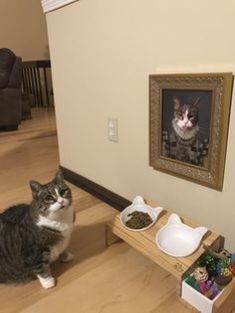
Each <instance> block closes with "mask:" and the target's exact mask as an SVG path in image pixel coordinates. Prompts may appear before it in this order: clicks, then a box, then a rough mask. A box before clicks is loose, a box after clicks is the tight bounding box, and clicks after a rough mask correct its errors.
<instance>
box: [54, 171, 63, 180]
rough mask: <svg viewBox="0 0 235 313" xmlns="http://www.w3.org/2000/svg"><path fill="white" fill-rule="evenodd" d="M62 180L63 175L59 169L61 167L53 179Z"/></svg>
mask: <svg viewBox="0 0 235 313" xmlns="http://www.w3.org/2000/svg"><path fill="white" fill-rule="evenodd" d="M63 180H64V175H63V173H62V171H61V169H59V170H58V171H57V173H56V175H55V181H57V182H60V181H63Z"/></svg>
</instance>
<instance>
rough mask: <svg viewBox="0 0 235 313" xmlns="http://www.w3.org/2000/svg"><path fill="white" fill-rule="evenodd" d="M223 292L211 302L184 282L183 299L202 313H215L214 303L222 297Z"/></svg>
mask: <svg viewBox="0 0 235 313" xmlns="http://www.w3.org/2000/svg"><path fill="white" fill-rule="evenodd" d="M223 292H224V290H222V291H221V292H220V293H219V294H218V295H217V296H216V297H215V298H214V299H213V300H210V299H209V298H207V297H206V296H204V295H203V294H201V293H200V292H198V291H197V290H195V289H194V288H193V287H191V286H190V285H189V284H187V283H186V282H185V281H183V283H182V289H181V298H182V299H184V300H185V301H186V302H188V303H189V304H191V305H192V306H193V307H195V308H196V309H197V310H198V311H199V312H201V313H213V312H214V311H213V308H214V303H215V301H216V300H217V299H218V298H219V297H220V296H221V295H222V293H223ZM224 313H225V312H224ZM227 313H229V312H227Z"/></svg>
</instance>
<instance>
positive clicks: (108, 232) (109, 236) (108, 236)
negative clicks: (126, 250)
mask: <svg viewBox="0 0 235 313" xmlns="http://www.w3.org/2000/svg"><path fill="white" fill-rule="evenodd" d="M118 241H122V239H120V238H119V237H118V236H116V235H114V233H113V232H112V229H111V228H110V226H109V225H105V245H106V247H109V246H111V245H112V244H114V243H116V242H118Z"/></svg>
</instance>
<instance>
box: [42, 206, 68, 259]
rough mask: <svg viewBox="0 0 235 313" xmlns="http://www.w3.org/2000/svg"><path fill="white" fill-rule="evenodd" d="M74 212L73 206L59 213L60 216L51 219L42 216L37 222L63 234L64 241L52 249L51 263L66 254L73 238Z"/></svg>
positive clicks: (55, 215)
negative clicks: (63, 253)
mask: <svg viewBox="0 0 235 313" xmlns="http://www.w3.org/2000/svg"><path fill="white" fill-rule="evenodd" d="M73 220H74V211H73V208H72V206H70V207H69V208H67V210H64V211H63V212H59V214H53V215H51V216H49V217H44V216H40V217H39V219H38V222H37V225H38V226H44V227H47V228H51V229H54V230H57V231H59V232H60V233H61V235H62V237H63V238H62V239H61V240H60V241H59V242H58V243H57V244H56V245H55V246H54V247H52V249H51V253H50V262H54V261H55V260H57V259H58V258H59V256H60V254H61V253H62V252H64V251H65V250H66V249H67V247H68V245H69V241H70V238H71V234H72V231H73V225H74V222H73Z"/></svg>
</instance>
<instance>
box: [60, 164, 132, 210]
mask: <svg viewBox="0 0 235 313" xmlns="http://www.w3.org/2000/svg"><path fill="white" fill-rule="evenodd" d="M60 168H61V170H62V172H63V175H64V178H65V179H66V180H67V181H68V182H70V183H72V184H73V185H75V186H77V187H79V188H81V189H83V190H85V191H87V192H89V193H90V194H92V195H93V196H95V197H96V198H98V199H100V200H102V201H104V202H106V203H108V204H109V205H111V206H112V207H114V208H115V209H117V210H119V211H122V210H123V209H124V208H126V207H127V206H128V205H130V204H131V201H129V200H127V199H125V198H123V197H121V196H119V195H118V194H116V193H114V192H112V191H110V190H108V189H106V188H104V187H103V186H101V185H99V184H97V183H95V182H93V181H91V180H89V179H88V178H86V177H83V176H81V175H79V174H77V173H75V172H73V171H71V170H69V169H67V168H66V167H63V166H60Z"/></svg>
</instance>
